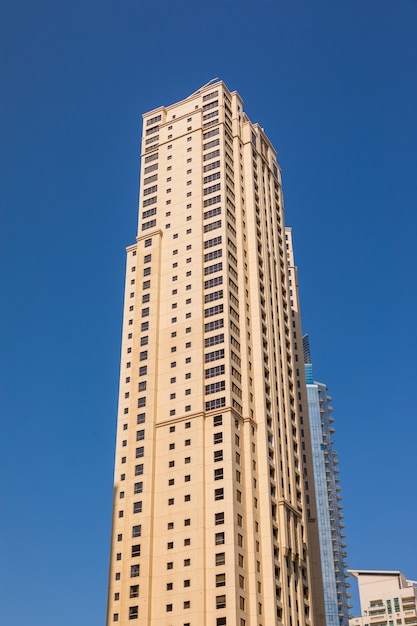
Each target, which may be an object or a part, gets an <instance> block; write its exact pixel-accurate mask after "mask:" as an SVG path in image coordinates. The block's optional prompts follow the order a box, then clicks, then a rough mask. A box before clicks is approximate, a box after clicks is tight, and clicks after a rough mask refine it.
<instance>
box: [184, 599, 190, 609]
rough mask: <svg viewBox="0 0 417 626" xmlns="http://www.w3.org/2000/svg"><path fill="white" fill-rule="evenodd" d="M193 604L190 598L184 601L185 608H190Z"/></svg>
mask: <svg viewBox="0 0 417 626" xmlns="http://www.w3.org/2000/svg"><path fill="white" fill-rule="evenodd" d="M190 606H191V602H190V601H189V600H185V602H184V609H189V608H190Z"/></svg>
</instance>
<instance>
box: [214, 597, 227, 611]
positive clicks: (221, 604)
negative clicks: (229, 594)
mask: <svg viewBox="0 0 417 626" xmlns="http://www.w3.org/2000/svg"><path fill="white" fill-rule="evenodd" d="M225 608H226V596H216V609H225Z"/></svg>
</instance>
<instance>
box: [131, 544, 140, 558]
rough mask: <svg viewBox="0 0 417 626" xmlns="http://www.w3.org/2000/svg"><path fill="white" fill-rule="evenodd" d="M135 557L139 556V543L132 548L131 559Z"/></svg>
mask: <svg viewBox="0 0 417 626" xmlns="http://www.w3.org/2000/svg"><path fill="white" fill-rule="evenodd" d="M135 556H140V543H138V544H136V545H134V546H132V558H133V557H135Z"/></svg>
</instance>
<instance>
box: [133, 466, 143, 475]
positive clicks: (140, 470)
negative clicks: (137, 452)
mask: <svg viewBox="0 0 417 626" xmlns="http://www.w3.org/2000/svg"><path fill="white" fill-rule="evenodd" d="M142 474H143V463H141V464H140V465H136V466H135V476H142Z"/></svg>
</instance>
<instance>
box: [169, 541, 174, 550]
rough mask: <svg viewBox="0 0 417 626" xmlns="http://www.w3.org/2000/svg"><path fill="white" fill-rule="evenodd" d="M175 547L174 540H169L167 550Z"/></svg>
mask: <svg viewBox="0 0 417 626" xmlns="http://www.w3.org/2000/svg"><path fill="white" fill-rule="evenodd" d="M173 548H174V542H173V541H168V543H167V550H172V549H173Z"/></svg>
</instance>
